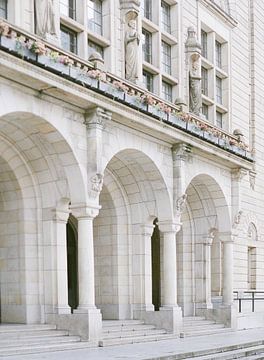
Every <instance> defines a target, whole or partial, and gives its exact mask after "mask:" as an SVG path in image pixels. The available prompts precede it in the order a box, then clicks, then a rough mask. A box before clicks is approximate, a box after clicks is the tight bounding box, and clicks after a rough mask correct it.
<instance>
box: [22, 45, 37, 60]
mask: <svg viewBox="0 0 264 360" xmlns="http://www.w3.org/2000/svg"><path fill="white" fill-rule="evenodd" d="M21 55H22V56H23V57H25V58H27V59H31V60H34V61H36V60H37V54H35V53H33V52H32V51H31V50H29V49H28V48H27V47H23V48H22V49H21Z"/></svg>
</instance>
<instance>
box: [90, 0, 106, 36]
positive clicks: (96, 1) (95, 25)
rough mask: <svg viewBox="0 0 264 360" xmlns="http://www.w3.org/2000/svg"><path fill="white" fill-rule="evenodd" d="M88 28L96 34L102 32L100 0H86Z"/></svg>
mask: <svg viewBox="0 0 264 360" xmlns="http://www.w3.org/2000/svg"><path fill="white" fill-rule="evenodd" d="M88 28H89V30H91V31H93V32H94V33H96V34H99V35H102V34H103V21H102V1H101V0H88Z"/></svg>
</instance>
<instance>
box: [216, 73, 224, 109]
mask: <svg viewBox="0 0 264 360" xmlns="http://www.w3.org/2000/svg"><path fill="white" fill-rule="evenodd" d="M216 101H217V102H218V104H222V101H223V98H222V79H221V78H220V77H218V76H217V77H216Z"/></svg>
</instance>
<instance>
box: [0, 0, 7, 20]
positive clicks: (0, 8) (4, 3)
mask: <svg viewBox="0 0 264 360" xmlns="http://www.w3.org/2000/svg"><path fill="white" fill-rule="evenodd" d="M2 1H3V4H2V3H1V2H0V18H1V17H2V18H3V19H6V20H7V15H8V11H7V10H8V1H7V0H2ZM2 5H3V6H4V7H2ZM2 11H3V14H4V16H1V12H2Z"/></svg>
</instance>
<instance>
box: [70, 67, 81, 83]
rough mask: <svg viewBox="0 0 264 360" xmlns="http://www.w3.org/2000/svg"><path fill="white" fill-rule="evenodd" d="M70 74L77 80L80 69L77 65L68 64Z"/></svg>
mask: <svg viewBox="0 0 264 360" xmlns="http://www.w3.org/2000/svg"><path fill="white" fill-rule="evenodd" d="M70 76H71V77H72V78H73V79H76V80H79V77H80V76H81V69H80V68H79V67H77V66H70Z"/></svg>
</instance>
